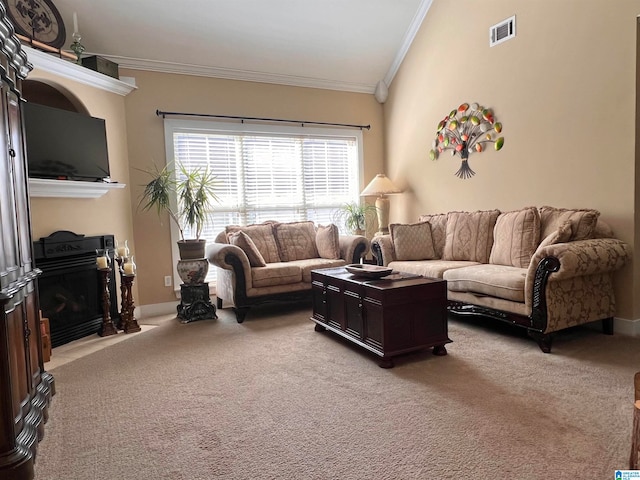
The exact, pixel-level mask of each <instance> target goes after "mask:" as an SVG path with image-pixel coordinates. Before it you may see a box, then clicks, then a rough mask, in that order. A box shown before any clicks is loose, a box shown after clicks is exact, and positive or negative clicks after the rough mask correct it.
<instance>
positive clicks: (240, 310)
mask: <svg viewBox="0 0 640 480" xmlns="http://www.w3.org/2000/svg"><path fill="white" fill-rule="evenodd" d="M233 311H234V312H235V314H236V322H238V323H242V322H244V318H245V317H246V316H247V312H248V311H249V308H248V307H234V309H233Z"/></svg>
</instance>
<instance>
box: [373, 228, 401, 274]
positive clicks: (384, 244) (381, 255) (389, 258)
mask: <svg viewBox="0 0 640 480" xmlns="http://www.w3.org/2000/svg"><path fill="white" fill-rule="evenodd" d="M371 253H372V254H373V256H374V258H375V259H376V263H377V264H378V265H380V266H381V267H386V266H387V265H389V262H393V261H394V260H395V259H396V253H395V249H394V248H393V242H392V241H391V235H378V236H376V237H373V240H371Z"/></svg>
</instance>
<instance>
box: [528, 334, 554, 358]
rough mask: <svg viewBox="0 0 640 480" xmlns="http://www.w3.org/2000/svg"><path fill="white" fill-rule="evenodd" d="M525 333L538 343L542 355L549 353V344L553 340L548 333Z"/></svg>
mask: <svg viewBox="0 0 640 480" xmlns="http://www.w3.org/2000/svg"><path fill="white" fill-rule="evenodd" d="M527 333H528V334H529V336H530V337H531V338H533V339H534V340H535V341H536V342H538V346H539V347H540V350H542V351H543V352H544V353H551V343H552V341H553V339H552V337H551V334H550V333H540V332H532V331H531V330H529V331H528V332H527Z"/></svg>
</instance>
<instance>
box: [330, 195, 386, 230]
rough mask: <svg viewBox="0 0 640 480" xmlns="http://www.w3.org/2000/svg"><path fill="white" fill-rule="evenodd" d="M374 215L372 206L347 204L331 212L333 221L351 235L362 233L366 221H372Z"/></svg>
mask: <svg viewBox="0 0 640 480" xmlns="http://www.w3.org/2000/svg"><path fill="white" fill-rule="evenodd" d="M375 213H376V207H375V206H374V205H369V204H360V203H357V202H348V203H344V204H342V205H341V206H340V208H339V209H338V210H336V211H335V212H333V221H334V223H337V224H340V225H343V226H344V228H346V229H347V230H348V231H349V232H351V233H356V232H363V231H364V230H365V229H366V226H367V220H369V219H373V218H374V215H375Z"/></svg>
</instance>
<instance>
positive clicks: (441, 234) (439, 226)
mask: <svg viewBox="0 0 640 480" xmlns="http://www.w3.org/2000/svg"><path fill="white" fill-rule="evenodd" d="M418 221H419V222H429V224H430V225H431V238H432V239H433V248H434V250H435V252H436V258H442V255H443V253H444V243H445V239H446V238H447V214H446V213H437V214H434V215H420V216H419V217H418Z"/></svg>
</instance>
